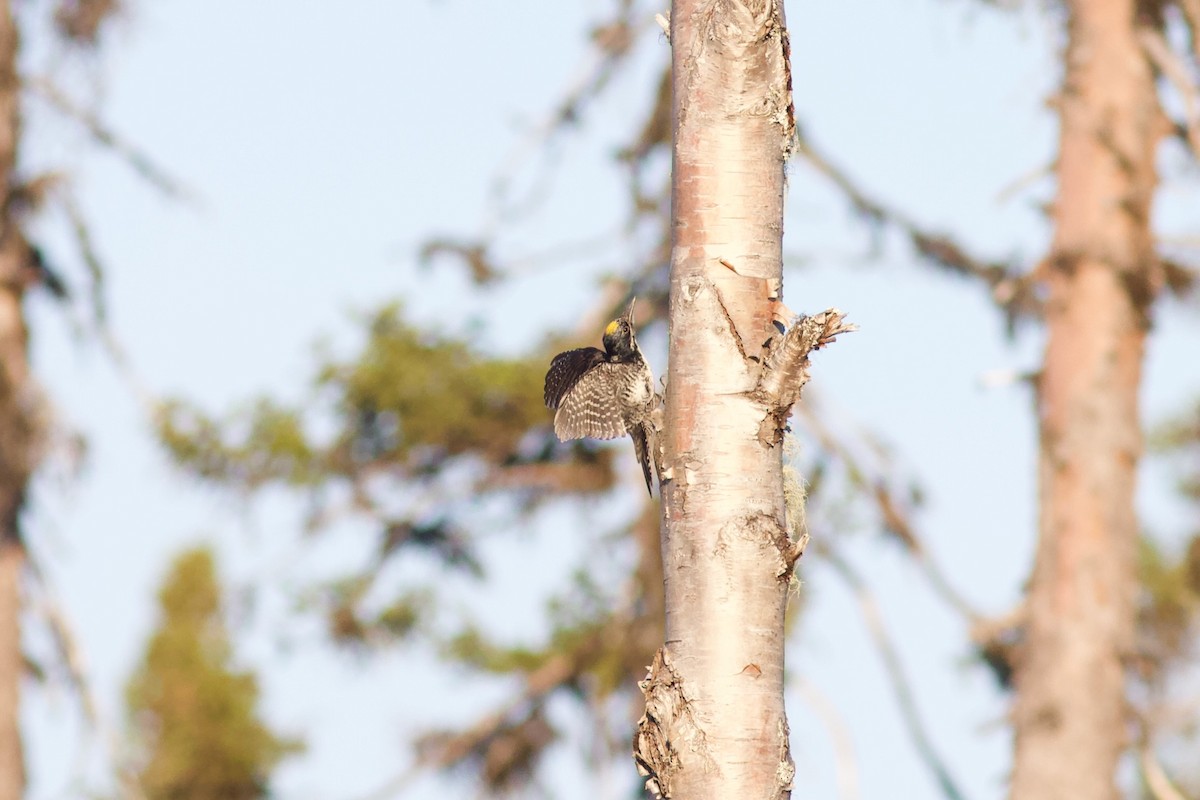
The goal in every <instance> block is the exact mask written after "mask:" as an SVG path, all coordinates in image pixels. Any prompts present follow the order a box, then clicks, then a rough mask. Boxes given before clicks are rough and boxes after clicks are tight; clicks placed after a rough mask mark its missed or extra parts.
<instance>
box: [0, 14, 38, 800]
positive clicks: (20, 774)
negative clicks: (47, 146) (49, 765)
mask: <svg viewBox="0 0 1200 800" xmlns="http://www.w3.org/2000/svg"><path fill="white" fill-rule="evenodd" d="M17 45H18V36H17V29H16V25H15V23H14V20H13V15H12V8H11V6H10V4H9V2H7V0H0V192H2V193H3V195H2V197H3V201H2V203H0V800H19V798H21V797H22V795H23V794H24V788H25V771H24V760H23V756H22V750H21V734H20V715H19V693H20V682H21V676H22V674H23V672H24V666H23V664H24V661H23V658H22V651H21V633H20V624H19V615H20V610H21V574H22V570H23V566H24V563H25V551H24V547H23V546H22V543H21V535H20V531H19V529H18V517H19V515H20V511H21V506H22V505H23V503H24V497H25V488H26V485H27V484H28V482H29V475H30V461H31V441H32V438H31V424H30V398H31V396H32V395H33V394H34V393H33V390H32V386H31V385H30V375H29V361H28V353H27V331H26V328H25V313H24V308H23V305H22V301H23V299H24V295H25V288H24V287H25V284H24V281H23V274H22V273H23V271H24V269H25V266H26V265H25V253H26V250H25V247H24V244H23V242H24V240H23V238H22V237H21V234H20V232H19V231H18V229H17V223H16V220H15V219H14V217H13V213H14V212H13V208H12V203H11V200H10V194H11V191H12V187H13V185H14V183H15V175H14V167H15V164H16V149H17V136H18V132H19V113H18V104H19V102H20V82H19V79H18V74H17Z"/></svg>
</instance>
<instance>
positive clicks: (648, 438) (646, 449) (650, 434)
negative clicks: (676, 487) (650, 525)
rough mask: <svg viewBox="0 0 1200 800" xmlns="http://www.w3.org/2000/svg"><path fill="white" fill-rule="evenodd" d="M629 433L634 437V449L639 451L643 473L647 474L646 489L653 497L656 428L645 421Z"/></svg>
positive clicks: (636, 451) (639, 461) (639, 460)
mask: <svg viewBox="0 0 1200 800" xmlns="http://www.w3.org/2000/svg"><path fill="white" fill-rule="evenodd" d="M629 435H630V437H631V438H632V439H633V450H634V452H635V453H637V458H638V463H639V464H641V465H642V474H643V475H645V476H646V491H647V492H649V493H650V496H651V497H653V496H654V489H653V488H652V487H653V485H654V483H653V479H652V478H651V475H652V474H653V467H654V461H653V458H654V456H653V453H654V452H655V445H654V429H653V428H651V427H650V425H649V424H645V423H643V424H641V425H638V426H636V427H634V429H633V430H631V431H630V432H629Z"/></svg>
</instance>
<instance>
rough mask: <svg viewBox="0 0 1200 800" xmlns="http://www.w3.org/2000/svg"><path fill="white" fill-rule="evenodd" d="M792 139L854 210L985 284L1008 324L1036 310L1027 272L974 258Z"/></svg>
mask: <svg viewBox="0 0 1200 800" xmlns="http://www.w3.org/2000/svg"><path fill="white" fill-rule="evenodd" d="M797 139H798V144H797V146H796V153H797V154H798V155H800V156H801V157H803V158H804V159H805V160H807V161H808V162H809V164H811V165H812V167H813V168H814V169H816V170H817V172H819V173H821V174H822V175H824V176H825V177H826V178H828V179H829V181H830V182H831V183H833V185H834V186H836V187H837V188H838V189H840V190H841V191H842V193H843V194H845V195H846V198H847V199H848V200H849V201H850V204H851V205H852V206H854V208H855V210H857V211H858V213H860V214H862V215H863V216H865V217H866V218H867V219H869V220H871V221H872V222H875V223H885V224H888V225H892V226H894V227H896V228H898V229H899V230H901V231H902V232H903V233H904V234H905V235H906V236H907V237H908V239H909V241H910V242H911V243H912V246H913V248H914V249H916V251H917V252H918V253H919V254H920V255H921V256H923V257H924V258H926V259H928V260H929V261H931V262H933V263H934V264H936V265H937V266H939V267H942V268H944V269H946V270H948V271H950V272H952V273H954V274H956V275H962V276H963V277H967V278H972V279H975V280H977V281H979V282H981V283H983V284H984V285H986V286H987V287H988V289H989V290H990V293H991V298H992V300H993V301H994V302H995V303H996V305H997V306H999V307H1000V308H1001V309H1002V310H1003V311H1004V313H1005V315H1006V316H1007V317H1008V319H1009V325H1010V327H1011V326H1012V324H1013V323H1014V322H1015V321H1016V320H1018V319H1024V318H1026V317H1032V316H1036V315H1037V314H1038V313H1039V311H1040V307H1041V304H1040V301H1039V300H1038V299H1037V297H1036V295H1035V294H1034V291H1033V283H1032V281H1031V279H1030V278H1029V276H1027V275H1022V274H1020V273H1018V272H1017V271H1016V269H1015V267H1014V266H1013V265H1012V264H1009V263H1006V262H1001V261H987V260H985V259H981V258H977V257H975V256H973V255H971V254H970V253H968V252H967V250H966V248H964V247H963V246H962V245H960V244H959V243H958V242H956V241H955V240H954V239H953V238H951V237H950V236H947V235H945V234H941V233H935V232H932V231H929V230H926V229H924V228H922V227H921V226H920V225H918V224H917V223H916V222H915V221H914V220H912V219H911V218H910V217H908V216H907V215H906V214H904V213H902V212H901V211H899V210H897V209H895V208H891V207H889V206H887V205H885V204H884V203H882V202H880V201H878V200H875V199H874V198H872V197H870V196H869V195H868V194H867V193H866V192H865V191H864V190H863V189H861V188H860V187H859V186H858V184H856V183H855V182H854V181H853V179H851V178H850V176H849V175H847V174H846V173H845V172H843V171H842V170H841V169H839V168H838V167H836V166H834V164H833V163H832V162H831V161H830V160H829V159H828V158H826V157H825V156H824V155H823V154H822V153H820V152H818V151H817V149H816V148H815V147H814V146H813V144H812V142H811V141H810V140H809V139H808V138H807V137H806V136H805V135H804V134H803V132H802V131H799V129H798V133H797Z"/></svg>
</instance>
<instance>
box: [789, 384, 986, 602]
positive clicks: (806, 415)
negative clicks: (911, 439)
mask: <svg viewBox="0 0 1200 800" xmlns="http://www.w3.org/2000/svg"><path fill="white" fill-rule="evenodd" d="M797 414H798V416H799V418H800V419H801V420H802V421H803V423H804V425H805V427H807V428H808V429H809V430H810V431H811V432H812V434H813V435H814V436H815V437H816V439H817V441H818V442H819V443H820V445H821V447H822V448H824V449H825V451H826V452H828V453H830V454H831V455H833V456H834V457H835V458H837V459H838V460H839V461H841V462H842V464H843V465H844V466H845V468H846V472H847V474H848V475H850V476H851V480H852V481H853V482H855V483H857V484H858V486H859V488H860V489H862V490H863V492H864V493H865V494H866V495H867V496H868V497H870V498H871V500H872V501H873V502H874V503H875V507H876V509H877V511H878V512H879V517H880V520H881V521H882V522H883V526H884V530H885V531H887V532H888V533H890V534H892V535H893V536H894V537H895V538H896V540H897V541H898V542H900V544H901V545H903V546H904V548H905V550H907V551H908V553H909V555H911V556H912V557H913V559H914V560H915V561H916V562H917V565H918V566H919V567H920V568H921V570H922V572H924V573H925V577H926V579H927V580H928V581H929V585H930V586H931V587H933V589H934V592H935V593H936V594H937V595H938V596H939V597H940V598H941V599H942V600H943V602H945V603H946V605H948V606H949V607H950V608H952V609H954V610H955V611H957V612H958V613H959V614H960V615H961V616H962V617H963V618H964V619H965V620H967V621H968V622H973V621H975V620H979V619H982V617H983V615H982V614H980V613H979V612H978V611H977V610H976V608H975V606H974V604H972V603H970V602H969V601H968V600H967V599H966V598H965V597H964V596H963V595H962V593H961V592H959V591H958V590H957V589H956V588H954V586H953V584H952V583H951V581H950V579H949V578H948V577H947V576H946V573H945V571H944V570H943V569H942V568H941V566H939V565H938V563H937V561H936V560H935V559H934V557H933V555H932V554H931V552H930V550H929V548H928V547H926V546H925V544H924V539H923V537H922V535H921V534H920V533H919V532H918V530H917V526H916V524H915V523H914V521H913V520H912V517H911V515H910V512H909V511H908V509H907V508H906V506H907V503H906V502H905V501H904V500H902V499H901V498H900V497H898V496H897V495H896V493H895V490H894V489H893V488H892V486H893V484H894V483H895V481H894V480H893V479H892V478H890V477H889V476H887V475H885V474H884V473H883V471H882V470H880V469H877V468H875V467H874V466H873V465H871V464H868V463H866V462H865V461H864V460H862V459H860V458H859V457H858V456H856V455H855V454H854V452H853V448H852V447H851V446H850V445H849V444H848V443H847V442H845V441H844V440H842V439H841V438H839V437H838V436H837V435H836V434H835V433H834V431H833V429H832V428H831V427H830V426H829V425H828V424H827V423H826V421H825V419H824V417H823V416H822V415H820V414H818V413H817V410H816V409H815V408H814V404H813V403H810V402H806V403H805V404H803V405H801V406H800V407H799V409H798V411H797Z"/></svg>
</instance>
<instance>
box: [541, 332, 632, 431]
mask: <svg viewBox="0 0 1200 800" xmlns="http://www.w3.org/2000/svg"><path fill="white" fill-rule="evenodd" d="M629 370H630V367H629V365H627V364H614V363H612V362H610V361H608V359H607V357H606V356H605V355H604V352H603V351H602V350H597V349H596V348H594V347H583V348H580V349H578V350H568V351H567V352H565V353H559V354H558V355H557V356H555V357H554V361H552V362H551V363H550V371H549V372H547V373H546V392H545V400H546V405H547V406H549V407H550V408H553V409H557V411H558V413H557V414H555V415H554V433H555V435H557V436H558V438H559V439H560V440H562V441H564V442H565V441H567V440H568V439H582V438H584V437H585V436H587V437H591V438H593V439H616V438H617V437H619V436H624V435H625V422H624V420H623V419H622V417H621V396H622V394H623V391H624V387H625V385H626V384H627V383H628V380H629Z"/></svg>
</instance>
